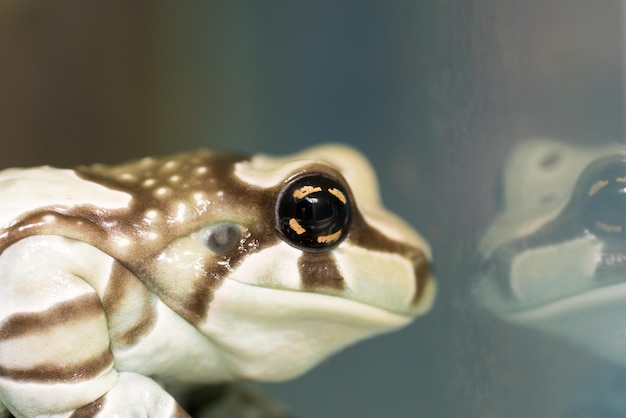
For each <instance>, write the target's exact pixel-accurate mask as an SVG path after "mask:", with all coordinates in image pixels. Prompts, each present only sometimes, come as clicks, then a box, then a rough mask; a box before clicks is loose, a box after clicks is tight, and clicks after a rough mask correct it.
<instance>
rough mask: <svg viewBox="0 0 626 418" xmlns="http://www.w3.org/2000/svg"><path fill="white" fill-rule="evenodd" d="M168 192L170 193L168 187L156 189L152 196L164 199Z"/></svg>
mask: <svg viewBox="0 0 626 418" xmlns="http://www.w3.org/2000/svg"><path fill="white" fill-rule="evenodd" d="M169 192H170V189H169V188H168V187H159V188H158V189H156V191H155V192H154V194H155V195H156V196H157V197H165V196H166V195H168V194H169Z"/></svg>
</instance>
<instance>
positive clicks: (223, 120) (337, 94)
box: [162, 0, 626, 418]
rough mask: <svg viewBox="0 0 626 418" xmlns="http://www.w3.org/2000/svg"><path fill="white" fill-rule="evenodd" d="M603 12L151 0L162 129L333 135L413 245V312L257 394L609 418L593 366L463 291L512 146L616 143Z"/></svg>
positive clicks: (311, 402)
mask: <svg viewBox="0 0 626 418" xmlns="http://www.w3.org/2000/svg"><path fill="white" fill-rule="evenodd" d="M622 18H623V12H622V4H621V2H601V3H598V2H593V4H592V3H591V2H585V1H582V0H578V1H564V0H562V1H555V0H550V1H538V0H536V1H530V2H516V1H495V0H493V1H474V2H447V1H424V2H375V1H367V2H341V3H337V2H326V1H325V2H307V3H291V2H264V3H262V4H261V3H258V4H257V3H255V2H245V3H244V2H237V3H236V4H235V3H232V2H217V3H215V2H213V3H212V4H211V5H210V6H205V7H202V8H199V9H198V8H197V9H193V10H181V9H179V8H172V7H167V6H164V9H163V11H162V21H163V22H164V25H165V32H164V34H165V35H164V36H167V37H168V42H171V44H170V47H169V50H168V51H169V54H166V55H165V56H167V57H170V59H169V60H168V61H167V62H165V63H164V68H165V69H166V71H167V75H168V76H169V77H171V80H173V81H172V82H171V83H170V84H169V88H170V89H171V90H170V91H169V92H168V94H169V95H170V96H169V97H171V98H172V99H171V102H172V104H175V106H172V107H171V111H172V112H176V113H175V116H176V118H174V119H173V120H172V119H170V120H168V122H173V123H172V124H171V125H170V129H171V135H172V136H176V137H177V138H181V141H182V138H185V141H186V142H185V144H190V145H194V146H195V145H200V146H209V147H214V148H215V147H217V148H233V147H234V148H237V149H242V150H244V151H247V152H258V151H263V152H267V153H284V152H291V151H293V150H296V149H299V148H302V147H305V146H308V145H311V144H314V143H318V142H325V141H341V142H346V143H349V144H352V145H354V146H356V147H358V148H359V149H361V150H362V151H363V152H364V153H365V154H366V155H368V156H369V158H370V159H371V160H372V162H373V164H374V166H375V167H376V169H377V171H378V174H379V176H380V183H381V186H382V194H383V197H384V200H385V202H386V204H387V206H388V207H389V208H390V209H391V210H393V211H395V212H397V213H399V214H400V215H401V216H402V217H404V218H405V219H407V220H408V221H409V222H411V224H413V225H414V226H415V227H416V228H418V229H419V230H420V231H421V232H422V233H423V234H424V235H425V236H426V237H427V238H428V239H429V241H430V242H431V243H432V245H433V249H434V254H435V270H436V274H437V278H438V283H439V294H438V299H437V303H436V307H435V309H434V311H433V312H431V313H430V314H429V315H428V316H426V317H423V318H420V319H418V320H417V321H416V322H415V323H414V324H413V325H412V326H410V327H409V328H407V329H405V330H403V331H401V332H397V333H394V334H391V335H388V336H383V337H380V338H376V339H373V340H371V341H367V342H365V343H362V344H359V345H357V346H356V347H353V348H350V349H348V350H346V351H345V352H343V353H341V354H339V355H338V356H335V357H333V358H331V359H329V360H328V362H326V363H325V364H322V365H321V366H319V367H318V368H316V369H315V370H314V371H312V372H311V373H309V374H307V375H305V376H304V377H302V378H300V379H297V380H295V381H291V382H286V383H281V384H275V385H268V386H267V387H266V389H267V390H268V391H269V392H270V393H271V394H272V395H273V396H275V397H277V398H278V399H279V400H281V401H283V402H284V403H286V404H288V405H289V406H290V407H291V408H292V409H293V411H295V412H296V416H298V417H319V416H337V417H338V416H341V417H378V416H394V417H400V416H441V417H443V416H446V417H457V416H458V417H461V416H462V417H481V418H482V417H502V416H507V417H528V416H540V417H559V416H563V417H573V416H610V415H606V413H607V412H606V411H605V410H604V409H603V408H604V406H603V405H605V404H607V402H608V401H607V399H613V398H612V397H611V395H613V397H614V396H615V394H619V389H616V388H618V387H619V379H618V378H617V377H615V376H614V375H613V372H612V370H614V366H613V365H612V363H610V362H605V361H604V360H600V359H598V358H596V357H595V356H594V355H592V354H590V353H588V352H587V351H585V350H583V349H580V348H578V347H577V346H574V345H571V344H569V343H568V342H565V341H563V340H561V339H559V338H558V337H554V336H551V335H548V334H542V333H540V332H538V331H535V330H532V329H526V328H521V327H517V326H514V325H512V324H509V323H505V322H503V321H501V320H499V319H498V318H495V316H492V315H490V314H488V313H486V312H484V311H482V310H480V309H477V307H476V302H475V300H474V299H473V298H472V295H471V287H472V282H473V280H474V277H475V275H476V274H477V273H478V263H477V258H478V257H477V247H478V241H479V239H480V237H481V235H482V234H483V232H484V230H485V229H486V228H487V226H488V225H489V224H490V223H491V221H492V220H493V218H494V217H495V215H496V213H497V202H496V199H497V187H498V183H499V181H500V180H499V175H500V173H501V171H502V169H503V165H504V162H505V161H506V158H507V156H508V155H509V154H510V152H511V151H512V149H513V147H514V145H515V144H517V143H520V142H521V141H523V140H524V139H526V138H529V137H548V138H554V139H558V140H560V141H564V142H565V143H567V144H572V145H574V144H587V145H592V144H598V143H604V142H610V141H622V140H623V122H624V120H623V112H624V108H623V89H622V84H623V54H622V50H623V44H622V43H623V35H622V30H623V21H622ZM180 83H182V86H181V84H180ZM181 89H182V91H184V92H185V94H186V95H185V96H184V97H185V100H184V101H183V104H186V106H183V107H181V106H180V103H181V99H180V97H181V96H179V95H180V94H181ZM166 97H168V96H166ZM163 147H164V148H167V149H174V148H176V147H178V144H177V142H174V141H169V142H167V143H164V144H163ZM600 382H601V383H600ZM616 382H617V383H616ZM602 385H604V386H602ZM601 387H604V388H606V390H602V389H598V388H601ZM594 391H595V392H594ZM599 393H602V396H599ZM590 399H591V400H593V401H590ZM613 401H614V399H613ZM581 411H582V412H581ZM584 411H592V413H591V415H577V414H581V413H583V414H584V413H585V412H584ZM623 411H626V408H625V409H623ZM623 413H626V412H623ZM603 414H604V415H603Z"/></svg>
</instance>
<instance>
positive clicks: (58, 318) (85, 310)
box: [0, 294, 103, 341]
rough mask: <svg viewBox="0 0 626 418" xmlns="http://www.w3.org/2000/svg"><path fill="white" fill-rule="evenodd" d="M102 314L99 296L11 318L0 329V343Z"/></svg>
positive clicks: (89, 296) (83, 297)
mask: <svg viewBox="0 0 626 418" xmlns="http://www.w3.org/2000/svg"><path fill="white" fill-rule="evenodd" d="M102 314H103V310H102V304H101V303H100V299H98V296H97V295H95V294H89V295H85V296H80V297H78V298H75V299H72V300H70V301H66V302H61V303H58V304H56V305H54V306H53V307H51V308H48V309H46V310H45V311H41V312H31V313H18V314H14V315H11V316H9V317H8V318H6V320H5V321H4V323H3V324H2V326H1V327H0V341H2V340H9V339H12V338H18V337H23V336H26V335H29V334H37V333H40V332H42V331H46V330H48V329H49V328H51V327H55V326H59V324H66V323H70V322H77V321H84V320H85V318H86V317H91V316H99V315H102Z"/></svg>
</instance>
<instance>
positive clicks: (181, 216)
mask: <svg viewBox="0 0 626 418" xmlns="http://www.w3.org/2000/svg"><path fill="white" fill-rule="evenodd" d="M186 217H187V205H186V204H184V203H183V202H179V203H178V205H177V206H176V217H175V218H174V219H175V221H176V222H180V223H182V222H184V221H185V219H186Z"/></svg>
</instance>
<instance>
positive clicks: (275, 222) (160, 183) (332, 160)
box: [0, 146, 434, 417]
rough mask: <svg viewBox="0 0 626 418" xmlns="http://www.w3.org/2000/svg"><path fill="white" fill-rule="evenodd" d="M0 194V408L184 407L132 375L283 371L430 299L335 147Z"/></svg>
mask: <svg viewBox="0 0 626 418" xmlns="http://www.w3.org/2000/svg"><path fill="white" fill-rule="evenodd" d="M0 193H1V194H2V199H1V200H2V204H1V205H0V252H1V254H0V416H2V414H3V406H2V404H4V405H6V407H7V408H8V409H9V410H10V411H11V412H12V413H13V414H15V415H16V416H27V417H30V416H41V415H45V416H48V415H49V414H60V415H58V416H63V417H66V416H69V415H70V414H71V412H72V411H74V414H76V416H93V415H94V414H96V413H97V412H98V411H100V414H99V416H114V415H115V414H119V415H117V416H150V417H157V416H158V417H161V416H163V417H169V416H179V417H182V416H187V414H186V413H185V412H184V411H183V410H182V409H181V407H180V406H178V405H177V404H176V402H175V401H174V399H173V398H172V397H171V396H170V395H169V394H168V393H167V392H166V391H164V390H163V389H162V388H161V387H160V386H159V385H157V384H156V383H155V381H153V380H152V379H151V378H150V377H148V376H155V377H157V378H158V379H159V381H163V382H168V381H184V382H188V383H193V382H221V381H228V380H232V379H237V378H244V379H255V380H265V381H276V380H283V379H288V378H291V377H294V376H297V375H299V374H301V373H303V372H305V371H306V370H308V369H309V368H311V367H312V366H314V365H315V364H316V363H318V362H319V361H320V360H322V359H324V358H326V357H327V356H328V355H329V354H331V353H333V352H335V351H337V350H340V349H341V348H343V347H345V346H347V345H348V344H350V343H353V342H355V341H357V340H360V339H363V338H366V337H369V336H372V335H375V334H379V333H383V332H387V331H390V330H393V329H396V328H398V327H401V326H404V325H406V324H408V323H409V322H410V321H411V319H412V318H413V317H415V316H417V315H419V314H422V313H424V312H426V311H427V310H428V309H429V307H430V306H431V304H432V300H433V296H434V282H433V280H432V277H431V275H430V269H429V260H430V250H429V248H428V245H427V244H426V243H425V242H424V241H423V240H422V239H421V238H420V237H419V236H418V234H417V233H416V232H414V231H413V229H412V228H410V227H409V226H408V225H406V224H405V223H404V222H403V221H401V220H399V219H398V218H396V217H395V216H394V215H392V214H390V213H389V212H387V211H385V210H384V209H383V208H382V206H381V204H380V200H379V196H378V190H377V186H376V179H375V176H374V173H373V172H372V170H371V168H370V166H369V164H368V163H367V162H366V161H365V160H364V159H363V157H362V156H361V155H359V154H358V153H356V152H355V151H353V150H351V149H349V148H346V147H341V146H324V147H318V148H313V149H310V150H308V151H305V152H303V153H300V154H297V155H293V156H290V157H287V158H273V157H266V156H256V157H252V158H247V157H240V156H236V155H220V154H211V153H209V152H207V151H198V152H195V153H189V154H180V155H175V156H172V157H170V158H164V159H152V158H146V159H143V160H140V161H136V162H131V163H128V164H124V165H120V166H115V167H109V166H103V165H95V166H91V167H81V168H77V169H74V170H61V169H54V168H49V167H40V168H34V169H10V170H5V171H3V172H1V173H0ZM54 416H57V415H54ZM72 416H74V415H72Z"/></svg>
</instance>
